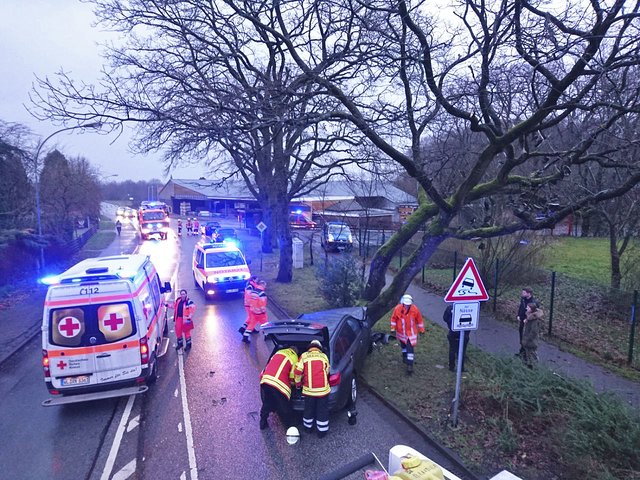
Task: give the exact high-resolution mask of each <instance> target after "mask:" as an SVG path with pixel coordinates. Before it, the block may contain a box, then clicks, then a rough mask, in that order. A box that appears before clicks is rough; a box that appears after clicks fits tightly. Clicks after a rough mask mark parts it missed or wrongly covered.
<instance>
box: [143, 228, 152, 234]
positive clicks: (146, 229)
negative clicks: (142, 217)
mask: <svg viewBox="0 0 640 480" xmlns="http://www.w3.org/2000/svg"><path fill="white" fill-rule="evenodd" d="M150 231H151V230H150V229H148V228H143V229H142V233H149V232H150Z"/></svg>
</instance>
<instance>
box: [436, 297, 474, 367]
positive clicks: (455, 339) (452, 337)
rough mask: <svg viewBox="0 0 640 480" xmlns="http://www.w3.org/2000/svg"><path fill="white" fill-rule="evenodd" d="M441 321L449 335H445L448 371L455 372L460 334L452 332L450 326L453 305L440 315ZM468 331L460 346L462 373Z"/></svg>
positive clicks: (448, 306)
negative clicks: (447, 349) (445, 325)
mask: <svg viewBox="0 0 640 480" xmlns="http://www.w3.org/2000/svg"><path fill="white" fill-rule="evenodd" d="M442 319H443V320H444V323H446V324H447V327H448V328H449V333H447V341H448V342H449V371H451V372H455V370H456V355H457V354H458V347H459V345H460V332H459V331H456V330H452V328H451V326H452V324H453V305H452V304H449V305H447V308H446V309H445V311H444V314H443V315H442ZM469 333H470V332H469V331H468V330H467V331H465V332H464V340H463V344H462V345H463V346H462V371H463V372H464V364H465V360H466V358H467V344H468V343H469Z"/></svg>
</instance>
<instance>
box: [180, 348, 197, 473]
mask: <svg viewBox="0 0 640 480" xmlns="http://www.w3.org/2000/svg"><path fill="white" fill-rule="evenodd" d="M183 359H184V357H183V356H182V355H180V356H179V357H178V370H179V371H180V393H181V397H182V413H183V416H184V433H185V436H186V437H187V453H188V454H189V469H190V471H191V480H198V467H197V465H196V451H195V449H194V447H193V431H192V430H191V413H190V412H189V402H188V401H187V381H186V378H185V375H184V360H183Z"/></svg>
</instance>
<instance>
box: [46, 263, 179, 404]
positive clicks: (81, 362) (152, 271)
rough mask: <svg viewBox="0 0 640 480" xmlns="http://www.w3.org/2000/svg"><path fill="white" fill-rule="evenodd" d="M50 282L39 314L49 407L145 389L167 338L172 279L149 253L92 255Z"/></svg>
mask: <svg viewBox="0 0 640 480" xmlns="http://www.w3.org/2000/svg"><path fill="white" fill-rule="evenodd" d="M43 283H46V284H48V285H49V290H48V291H47V296H46V299H45V303H44V313H43V318H42V366H43V368H44V375H45V382H46V385H47V388H48V389H49V392H50V393H51V394H53V395H54V397H53V398H49V399H47V400H45V401H44V402H43V405H45V406H51V405H60V404H65V403H75V402H82V401H87V400H96V399H101V398H109V397H118V396H122V395H131V394H136V393H142V392H144V391H146V390H147V386H146V384H147V383H152V382H153V381H155V379H156V378H157V373H158V359H159V358H160V357H161V356H162V355H163V354H164V353H165V352H166V349H167V346H168V343H169V338H168V337H167V334H168V325H167V313H166V307H165V298H164V296H165V295H164V294H165V293H166V292H170V291H171V286H170V285H169V283H168V282H165V283H164V284H161V283H160V278H159V276H158V272H157V271H156V268H155V267H154V265H153V263H151V260H150V259H149V257H147V256H146V255H121V256H112V257H103V258H90V259H86V260H83V261H82V262H80V263H78V264H76V265H75V266H73V267H71V268H70V269H69V270H67V271H66V272H64V273H63V274H61V275H57V276H55V277H48V278H46V279H43Z"/></svg>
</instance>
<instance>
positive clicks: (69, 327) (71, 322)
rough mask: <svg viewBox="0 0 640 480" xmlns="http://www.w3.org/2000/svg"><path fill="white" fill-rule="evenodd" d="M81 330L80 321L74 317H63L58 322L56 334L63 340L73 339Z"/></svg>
mask: <svg viewBox="0 0 640 480" xmlns="http://www.w3.org/2000/svg"><path fill="white" fill-rule="evenodd" d="M81 329H82V325H80V320H78V319H77V318H76V317H64V318H63V319H62V320H60V322H58V332H59V333H60V335H62V336H63V337H64V338H73V337H75V336H76V335H77V334H78V332H79V331H80V330H81Z"/></svg>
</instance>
